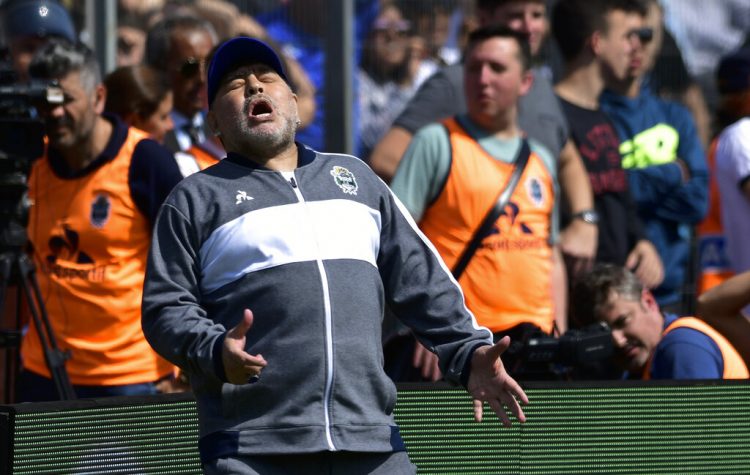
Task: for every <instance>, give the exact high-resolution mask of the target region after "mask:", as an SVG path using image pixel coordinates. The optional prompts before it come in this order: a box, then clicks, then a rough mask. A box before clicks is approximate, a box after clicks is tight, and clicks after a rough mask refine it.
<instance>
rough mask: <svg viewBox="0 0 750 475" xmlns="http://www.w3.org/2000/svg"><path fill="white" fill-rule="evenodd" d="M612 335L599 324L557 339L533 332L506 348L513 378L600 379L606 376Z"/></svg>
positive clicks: (604, 325) (565, 334)
mask: <svg viewBox="0 0 750 475" xmlns="http://www.w3.org/2000/svg"><path fill="white" fill-rule="evenodd" d="M613 351H614V347H613V344H612V333H611V331H610V328H609V326H608V325H607V324H606V323H603V322H600V323H595V324H592V325H588V326H586V327H583V328H580V329H570V330H568V331H567V332H565V333H564V334H563V335H561V336H559V337H554V336H550V335H547V334H545V333H542V332H534V333H531V334H529V335H527V336H526V337H525V338H523V339H522V340H520V341H516V342H515V343H511V347H510V348H509V349H508V351H507V352H508V356H509V357H510V359H509V360H510V361H513V368H512V371H511V374H512V375H513V376H514V377H516V378H517V379H522V380H523V379H526V380H549V379H602V378H604V377H606V376H605V375H609V374H610V368H609V363H610V357H611V356H612V354H613Z"/></svg>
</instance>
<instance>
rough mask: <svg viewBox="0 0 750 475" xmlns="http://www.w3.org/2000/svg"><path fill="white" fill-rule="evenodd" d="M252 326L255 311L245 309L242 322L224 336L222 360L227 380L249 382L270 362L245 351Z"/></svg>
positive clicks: (238, 382)
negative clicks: (246, 336)
mask: <svg viewBox="0 0 750 475" xmlns="http://www.w3.org/2000/svg"><path fill="white" fill-rule="evenodd" d="M252 326H253V312H251V311H250V310H248V309H245V313H244V315H243V316H242V320H241V321H240V323H238V324H237V326H235V327H234V328H232V329H231V330H229V331H228V332H227V336H226V337H225V338H224V346H223V348H222V349H221V360H222V362H223V363H224V372H225V373H226V375H227V381H229V382H230V383H232V384H247V383H248V382H249V380H250V379H251V378H253V377H259V376H260V371H261V370H262V369H263V368H265V367H266V365H267V364H268V363H267V362H266V360H265V359H264V358H263V356H262V355H251V354H249V353H246V352H245V335H246V334H247V332H248V330H250V327H252Z"/></svg>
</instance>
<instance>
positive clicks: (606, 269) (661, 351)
mask: <svg viewBox="0 0 750 475" xmlns="http://www.w3.org/2000/svg"><path fill="white" fill-rule="evenodd" d="M571 307H572V309H573V314H574V315H576V320H577V322H576V323H578V324H581V325H585V324H587V323H591V322H595V321H601V322H606V323H607V324H608V325H609V326H610V328H611V330H612V341H613V344H614V347H615V360H616V362H617V363H618V364H619V365H620V366H621V367H622V368H623V369H624V370H625V373H624V377H625V378H628V379H747V378H748V377H749V373H748V366H747V364H746V363H745V361H744V360H743V358H742V355H741V353H740V351H738V349H737V347H735V345H734V344H733V343H732V342H730V341H729V339H727V338H726V337H725V336H724V335H723V334H722V333H721V332H720V331H719V330H717V329H716V328H715V327H714V326H712V325H711V324H709V323H708V322H707V321H706V320H703V319H700V318H697V317H692V316H684V317H678V316H676V315H672V314H664V313H662V311H661V309H660V308H659V305H658V304H657V303H656V299H655V298H654V296H653V295H652V294H651V292H650V291H649V290H648V289H645V288H644V287H643V285H642V284H641V282H640V281H639V280H638V278H637V277H636V276H635V275H634V274H633V273H632V272H630V271H629V270H627V269H625V268H623V267H619V266H616V265H613V264H597V265H596V266H595V267H594V269H593V270H592V271H591V272H590V273H589V274H587V275H586V276H585V277H584V278H583V279H582V280H581V281H580V282H578V283H577V284H576V286H575V287H574V289H573V296H572V300H571Z"/></svg>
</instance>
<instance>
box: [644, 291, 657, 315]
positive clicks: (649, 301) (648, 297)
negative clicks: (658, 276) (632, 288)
mask: <svg viewBox="0 0 750 475" xmlns="http://www.w3.org/2000/svg"><path fill="white" fill-rule="evenodd" d="M641 304H642V305H643V306H644V307H645V308H647V309H648V310H656V311H657V312H658V311H659V304H658V303H657V302H656V298H655V297H654V294H652V293H651V291H650V290H648V289H643V290H642V291H641Z"/></svg>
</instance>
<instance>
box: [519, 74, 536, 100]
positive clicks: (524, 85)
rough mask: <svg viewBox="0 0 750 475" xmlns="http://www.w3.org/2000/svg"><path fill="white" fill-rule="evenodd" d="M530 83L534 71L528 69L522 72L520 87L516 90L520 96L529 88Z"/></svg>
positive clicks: (532, 82)
mask: <svg viewBox="0 0 750 475" xmlns="http://www.w3.org/2000/svg"><path fill="white" fill-rule="evenodd" d="M532 85H534V72H533V71H532V70H531V69H529V70H527V71H525V72H524V73H523V77H522V78H521V88H520V90H519V91H518V92H519V93H520V95H521V96H525V95H526V94H527V93H528V92H529V91H530V90H531V86H532Z"/></svg>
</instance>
